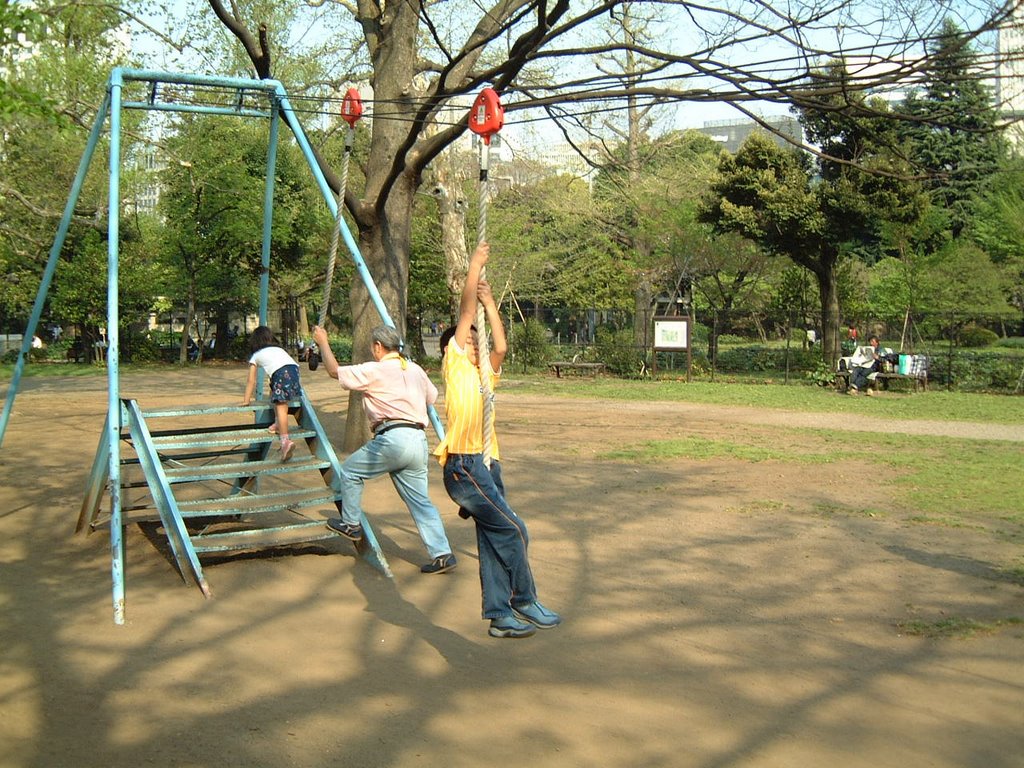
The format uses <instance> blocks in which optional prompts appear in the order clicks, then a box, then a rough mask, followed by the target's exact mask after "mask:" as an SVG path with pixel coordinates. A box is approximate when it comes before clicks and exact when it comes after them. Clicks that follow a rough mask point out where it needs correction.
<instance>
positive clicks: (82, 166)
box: [0, 94, 110, 445]
mask: <svg viewBox="0 0 1024 768" xmlns="http://www.w3.org/2000/svg"><path fill="white" fill-rule="evenodd" d="M109 106H110V96H109V94H107V95H105V96H104V97H103V104H102V105H101V106H100V111H99V112H97V113H96V120H95V121H94V122H93V125H92V131H91V132H90V133H89V141H88V143H87V144H86V145H85V154H83V155H82V161H81V162H80V163H79V164H78V172H77V173H76V174H75V180H74V182H73V183H72V185H71V196H70V197H69V198H68V204H67V205H66V206H64V215H63V216H62V217H61V220H60V226H58V227H57V237H56V238H55V239H54V241H53V246H52V247H51V248H50V256H49V259H48V260H47V262H46V269H44V270H43V279H42V281H41V282H40V283H39V291H38V292H37V293H36V300H35V304H33V305H32V314H31V316H30V317H29V321H28V325H27V326H26V327H25V336H24V338H23V339H22V340H21V354H20V355H18V361H17V362H16V363H15V365H14V375H13V376H12V377H11V384H10V388H9V389H8V390H7V400H6V402H5V403H4V411H3V415H2V416H0V445H3V442H4V433H5V432H6V431H7V421H8V420H9V419H10V417H11V409H12V408H13V407H14V397H15V395H16V394H17V392H18V384H19V383H20V382H21V373H22V371H23V370H24V368H25V361H26V360H27V359H28V351H29V349H30V348H31V345H32V336H33V335H34V334H35V332H36V327H37V326H38V325H39V318H40V317H42V314H43V307H44V306H45V305H46V294H47V293H48V292H49V290H50V283H51V282H52V281H53V274H54V272H56V271H57V263H58V262H59V261H60V252H61V249H62V248H63V247H64V240H65V239H66V238H67V234H68V228H69V227H70V226H71V215H72V213H74V210H75V204H76V203H77V202H78V196H79V195H80V194H81V193H82V185H83V184H84V183H85V175H86V172H87V171H88V170H89V163H90V162H91V161H92V156H93V152H94V151H95V149H96V145H97V144H98V143H99V139H100V132H101V130H102V128H103V123H104V122H105V121H106V119H107V109H108V108H109Z"/></svg>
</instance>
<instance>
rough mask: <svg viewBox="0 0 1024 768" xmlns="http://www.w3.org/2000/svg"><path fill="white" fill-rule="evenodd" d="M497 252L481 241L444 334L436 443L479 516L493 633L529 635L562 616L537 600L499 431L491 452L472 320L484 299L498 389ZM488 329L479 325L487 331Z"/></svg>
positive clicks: (466, 511)
mask: <svg viewBox="0 0 1024 768" xmlns="http://www.w3.org/2000/svg"><path fill="white" fill-rule="evenodd" d="M489 256H490V248H489V246H488V245H487V243H480V245H478V246H477V248H476V250H475V251H474V252H473V255H472V257H471V258H470V261H469V272H468V274H467V275H466V285H465V287H464V288H463V290H462V299H461V301H460V304H459V320H458V323H457V324H456V325H455V327H454V328H452V329H450V330H449V331H445V333H443V334H442V335H441V339H440V345H441V355H442V356H441V371H442V373H443V375H444V384H445V410H446V415H447V423H448V426H447V434H446V435H445V438H444V440H443V441H442V442H441V444H440V445H439V446H438V447H437V449H436V450H435V451H434V453H435V455H436V456H437V457H438V460H439V461H440V462H441V466H443V467H444V487H445V489H446V490H447V491H448V495H449V496H450V497H451V499H452V501H454V502H455V503H456V504H458V505H459V507H460V509H459V515H460V516H463V517H472V518H473V522H474V523H475V524H476V541H477V550H478V554H479V558H480V585H481V589H482V591H483V618H484V619H489V620H490V622H491V624H490V628H489V629H488V631H487V632H488V634H489V635H490V636H491V637H528V636H529V635H532V634H533V633H534V632H536V631H537V629H538V628H540V629H550V628H552V627H556V626H558V625H559V624H560V623H561V621H562V617H561V616H559V615H558V614H557V613H555V612H554V611H551V610H549V609H548V608H546V607H545V606H543V605H542V604H541V603H540V602H539V601H538V600H537V587H536V585H535V583H534V580H533V572H532V571H531V570H530V563H529V560H528V558H527V547H528V545H529V541H530V538H529V534H528V533H527V530H526V523H524V522H523V521H522V519H520V517H519V516H518V515H517V514H516V513H515V512H514V511H513V510H512V507H510V506H509V504H508V502H507V501H506V500H505V483H504V480H503V479H502V476H501V462H500V460H499V459H500V456H499V451H498V440H497V437H495V438H494V439H493V442H492V445H491V456H490V467H488V466H487V463H486V461H485V457H484V453H483V451H484V437H483V427H484V420H483V415H484V414H483V410H484V407H483V398H482V397H481V392H482V387H481V382H482V379H481V373H480V360H479V357H478V352H477V340H476V334H477V333H478V329H477V328H476V327H475V326H474V325H473V322H474V320H475V318H476V310H477V302H478V301H479V302H480V303H481V304H483V307H484V313H485V315H486V318H487V322H488V324H489V325H490V327H491V333H492V334H493V339H492V342H493V343H492V346H491V353H490V363H491V371H492V373H491V382H490V384H491V390H492V391H493V388H494V386H495V385H496V384H497V382H498V376H499V374H500V372H501V364H502V362H503V361H504V359H505V354H506V352H507V351H508V343H507V340H506V338H505V329H504V327H503V326H502V324H501V316H500V315H499V314H498V307H497V305H496V304H495V301H494V296H493V295H492V293H491V288H490V286H489V285H488V284H487V283H486V282H485V281H483V280H481V279H480V273H481V271H482V270H483V268H484V265H485V264H486V263H487V259H488V257H489ZM482 330H483V329H480V331H481V332H482Z"/></svg>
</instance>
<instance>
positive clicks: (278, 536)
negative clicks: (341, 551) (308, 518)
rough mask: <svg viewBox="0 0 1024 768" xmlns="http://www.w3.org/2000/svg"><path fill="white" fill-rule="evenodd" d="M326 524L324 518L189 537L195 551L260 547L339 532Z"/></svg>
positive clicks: (316, 538)
mask: <svg viewBox="0 0 1024 768" xmlns="http://www.w3.org/2000/svg"><path fill="white" fill-rule="evenodd" d="M325 523H326V521H323V520H318V521H312V522H308V523H298V524H296V525H282V526H277V527H274V528H250V529H248V530H244V531H223V532H218V533H205V534H199V535H195V536H192V545H193V547H195V550H196V552H230V551H232V550H239V549H260V548H263V547H276V546H284V545H286V544H300V543H302V542H305V541H321V540H326V539H337V538H338V534H336V533H334V531H332V530H331V529H329V528H328V527H327V526H326V524H325Z"/></svg>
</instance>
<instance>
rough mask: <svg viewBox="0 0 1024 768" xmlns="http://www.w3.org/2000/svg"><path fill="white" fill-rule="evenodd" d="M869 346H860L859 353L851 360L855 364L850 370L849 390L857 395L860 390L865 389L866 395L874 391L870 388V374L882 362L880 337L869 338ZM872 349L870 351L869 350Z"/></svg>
mask: <svg viewBox="0 0 1024 768" xmlns="http://www.w3.org/2000/svg"><path fill="white" fill-rule="evenodd" d="M868 344H869V345H870V346H869V347H860V348H859V349H858V350H857V353H858V354H857V355H855V356H854V358H853V359H852V360H851V361H850V364H851V365H852V366H853V368H852V370H851V371H850V388H849V389H848V390H847V392H849V393H850V394H851V395H856V394H857V392H859V391H860V390H862V389H863V390H864V393H865V394H866V395H869V396H870V395H871V394H872V392H871V390H870V389H868V382H869V381H870V379H868V376H870V375H871V374H872V373H874V372H875V371H877V370H878V369H879V366H880V364H881V356H880V354H879V351H878V337H877V336H872V337H871V338H869V339H868ZM868 350H870V351H868Z"/></svg>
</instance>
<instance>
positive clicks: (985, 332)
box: [958, 325, 999, 347]
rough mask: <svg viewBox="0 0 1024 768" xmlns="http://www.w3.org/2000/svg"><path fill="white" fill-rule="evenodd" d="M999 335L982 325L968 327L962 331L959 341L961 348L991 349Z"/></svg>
mask: <svg viewBox="0 0 1024 768" xmlns="http://www.w3.org/2000/svg"><path fill="white" fill-rule="evenodd" d="M998 338H999V334H997V333H996V332H995V331H990V330H989V329H988V328H983V327H982V326H980V325H968V326H967V327H966V328H963V329H961V331H960V333H959V337H958V341H959V344H960V346H961V347H990V346H992V345H993V344H995V343H996V340H997V339H998Z"/></svg>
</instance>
